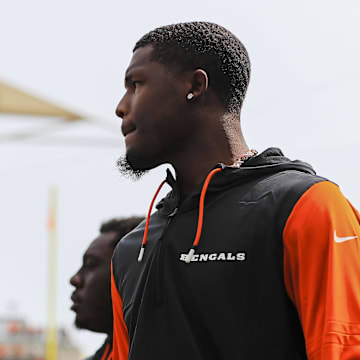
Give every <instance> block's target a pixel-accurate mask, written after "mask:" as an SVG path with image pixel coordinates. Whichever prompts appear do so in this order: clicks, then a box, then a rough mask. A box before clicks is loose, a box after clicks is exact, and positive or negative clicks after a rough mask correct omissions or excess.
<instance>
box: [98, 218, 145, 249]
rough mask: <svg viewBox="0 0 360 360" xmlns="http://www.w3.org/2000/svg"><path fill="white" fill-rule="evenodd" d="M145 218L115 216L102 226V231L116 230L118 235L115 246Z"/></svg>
mask: <svg viewBox="0 0 360 360" xmlns="http://www.w3.org/2000/svg"><path fill="white" fill-rule="evenodd" d="M144 219H145V218H144V217H143V216H132V217H128V218H115V219H111V220H109V221H106V222H104V223H102V224H101V226H100V233H101V234H104V233H107V232H116V233H117V236H116V238H115V240H114V248H115V246H116V244H117V243H118V242H119V240H120V239H121V238H122V237H124V236H125V235H126V234H127V233H128V232H130V231H131V230H133V229H134V228H136V227H137V226H138V225H139V224H140V223H141V222H142V221H143V220H144Z"/></svg>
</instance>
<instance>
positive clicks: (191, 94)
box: [186, 93, 194, 100]
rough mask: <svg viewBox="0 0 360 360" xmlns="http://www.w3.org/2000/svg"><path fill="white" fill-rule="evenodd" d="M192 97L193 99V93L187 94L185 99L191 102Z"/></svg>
mask: <svg viewBox="0 0 360 360" xmlns="http://www.w3.org/2000/svg"><path fill="white" fill-rule="evenodd" d="M193 97H194V94H193V93H188V94H187V96H186V98H187V99H188V100H191V99H192V98H193Z"/></svg>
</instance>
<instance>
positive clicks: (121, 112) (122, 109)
mask: <svg viewBox="0 0 360 360" xmlns="http://www.w3.org/2000/svg"><path fill="white" fill-rule="evenodd" d="M125 96H126V94H125V95H124V96H123V97H122V99H121V100H120V102H119V104H118V106H117V107H116V110H115V113H116V115H117V116H118V117H119V118H121V119H124V117H125V115H126V114H127V113H128V106H127V105H126V101H125Z"/></svg>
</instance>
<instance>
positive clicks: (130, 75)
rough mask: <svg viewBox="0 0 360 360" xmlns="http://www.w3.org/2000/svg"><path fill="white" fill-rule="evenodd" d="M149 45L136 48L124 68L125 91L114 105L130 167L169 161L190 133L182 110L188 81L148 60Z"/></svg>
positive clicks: (179, 150)
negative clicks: (116, 105)
mask: <svg viewBox="0 0 360 360" xmlns="http://www.w3.org/2000/svg"><path fill="white" fill-rule="evenodd" d="M152 49H153V48H152V46H151V45H147V46H144V47H141V48H139V49H137V50H136V51H135V52H134V54H133V57H132V59H131V62H130V65H129V67H128V69H127V71H126V76H125V87H126V92H125V95H124V96H123V98H122V99H121V100H120V103H119V105H118V107H117V109H116V114H117V115H118V116H119V117H121V118H122V126H121V129H122V132H123V135H124V136H125V144H126V156H127V159H128V161H129V163H130V165H131V168H132V169H134V170H148V169H152V168H154V167H156V166H158V165H160V164H163V163H166V162H172V160H174V158H175V157H176V156H179V154H181V148H182V146H184V145H185V144H186V140H187V139H188V135H189V134H190V133H191V127H192V126H191V119H190V118H189V116H187V115H188V114H186V111H187V110H186V109H187V108H188V105H187V103H186V102H187V101H188V100H186V95H187V94H188V92H189V83H188V80H187V79H186V77H184V74H185V72H182V73H181V72H179V73H175V72H174V71H170V70H168V69H167V68H166V66H164V65H163V64H161V63H159V62H157V61H152V60H151V52H152Z"/></svg>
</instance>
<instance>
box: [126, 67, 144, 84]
mask: <svg viewBox="0 0 360 360" xmlns="http://www.w3.org/2000/svg"><path fill="white" fill-rule="evenodd" d="M143 71H144V66H134V67H129V68H128V69H127V70H126V73H125V84H126V83H128V82H129V81H130V80H131V79H132V78H133V77H134V76H135V75H137V74H138V73H141V75H142V76H143V74H142V72H143Z"/></svg>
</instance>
